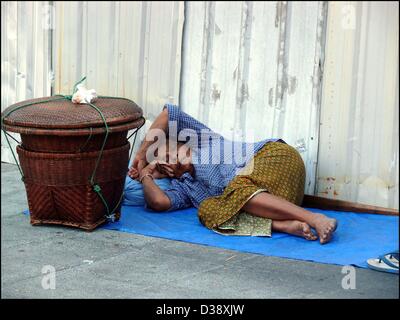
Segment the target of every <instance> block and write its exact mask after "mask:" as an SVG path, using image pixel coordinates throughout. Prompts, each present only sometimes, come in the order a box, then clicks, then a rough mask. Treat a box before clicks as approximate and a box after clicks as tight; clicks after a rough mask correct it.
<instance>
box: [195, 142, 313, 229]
mask: <svg viewBox="0 0 400 320" xmlns="http://www.w3.org/2000/svg"><path fill="white" fill-rule="evenodd" d="M305 176H306V171H305V166H304V162H303V159H302V158H301V156H300V154H299V152H298V151H297V150H296V149H295V148H293V147H292V146H290V145H288V144H286V143H282V142H269V143H267V144H265V146H264V147H263V148H262V149H261V150H260V151H258V152H257V154H256V155H255V156H254V158H253V159H252V160H251V162H250V163H248V164H247V166H246V167H245V168H244V169H243V170H242V171H241V172H240V173H239V174H238V175H236V176H235V177H234V178H233V179H232V181H231V182H230V183H229V184H228V186H227V187H226V188H225V190H224V192H223V194H222V195H220V196H216V197H210V198H207V199H206V200H204V201H203V202H202V203H201V204H200V207H199V210H198V215H199V219H200V221H201V223H202V224H203V225H205V226H206V227H207V228H209V229H212V230H214V231H216V232H218V233H221V234H227V235H228V234H230V235H253V236H271V229H272V220H271V219H268V218H263V217H258V216H253V215H251V214H249V213H246V212H245V211H243V210H241V209H242V207H243V206H244V204H245V203H246V202H247V201H249V200H250V199H251V198H252V197H254V196H255V195H256V194H258V193H259V192H269V193H271V194H273V195H275V196H279V197H282V198H284V199H286V200H288V201H290V202H292V203H294V204H296V205H301V203H302V201H303V197H304V183H305Z"/></svg>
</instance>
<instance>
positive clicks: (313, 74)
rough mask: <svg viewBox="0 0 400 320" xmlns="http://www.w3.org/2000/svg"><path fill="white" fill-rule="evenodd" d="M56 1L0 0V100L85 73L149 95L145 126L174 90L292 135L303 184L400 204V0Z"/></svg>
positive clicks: (220, 127) (218, 117)
mask: <svg viewBox="0 0 400 320" xmlns="http://www.w3.org/2000/svg"><path fill="white" fill-rule="evenodd" d="M50 4H51V3H50ZM52 14H53V11H52V7H51V6H48V3H47V2H2V27H1V28H2V35H3V36H2V43H1V48H2V55H1V63H2V102H1V103H2V104H1V108H2V110H3V109H4V108H5V107H7V106H8V105H9V104H11V103H13V102H15V101H19V100H23V99H27V98H31V97H39V96H44V95H48V94H50V89H51V85H52V93H69V92H70V90H71V88H72V86H73V84H74V83H75V82H76V81H78V80H79V79H80V78H81V76H83V75H86V76H87V84H88V86H89V87H90V88H95V89H96V90H97V91H98V92H99V93H100V94H103V95H117V96H125V97H128V98H131V99H133V100H134V101H136V102H137V103H138V104H139V105H141V106H142V107H143V108H144V110H145V115H146V117H147V118H148V119H149V121H148V122H147V127H148V125H149V124H150V123H151V120H152V119H154V117H155V116H156V114H157V113H158V112H159V110H160V107H161V106H162V105H163V104H164V103H165V102H172V103H178V102H179V103H180V104H181V106H182V108H183V110H184V111H186V112H188V113H189V114H192V115H193V116H196V117H198V118H199V119H200V120H202V121H204V122H205V123H206V124H208V125H209V126H210V127H212V128H213V129H215V130H217V131H219V132H222V133H223V134H225V135H228V136H231V135H233V136H234V137H236V138H242V137H243V138H245V139H246V140H253V139H255V140H258V139H262V138H265V137H282V138H283V139H285V140H286V141H287V142H289V143H290V144H292V145H294V146H296V147H297V149H298V150H299V151H300V152H301V155H302V157H303V159H304V160H305V162H306V166H307V184H306V192H307V193H314V192H315V193H316V194H318V195H322V196H327V197H332V198H340V199H348V200H352V201H359V202H363V203H370V204H376V205H382V206H387V207H394V208H398V136H399V135H398V106H399V104H398V43H397V42H396V40H397V38H398V4H397V3H395V2H390V3H389V2H387V3H367V2H365V3H356V2H354V3H353V2H344V3H336V2H329V4H328V3H327V2H305V3H297V2H252V1H248V2H186V3H185V4H184V3H183V2H122V1H121V2H119V1H116V2H61V1H60V2H54V18H55V19H54V21H53V23H52V24H50V25H49V21H48V20H49V17H51V15H52ZM184 18H185V22H184ZM353 18H354V19H353ZM43 21H44V22H45V23H44V24H43ZM50 22H51V21H50ZM182 30H183V35H182ZM325 37H326V45H325ZM182 41H183V46H182ZM49 45H50V46H51V47H49ZM50 52H52V55H51V54H49V53H50ZM181 63H182V68H181ZM51 67H52V68H51ZM52 69H53V71H54V75H55V77H54V81H53V82H51V81H52V79H53V76H52V73H51V71H52ZM322 76H323V77H322ZM321 79H322V80H323V81H321ZM320 123H321V125H320ZM143 132H144V131H142V134H143ZM141 136H142V135H141ZM3 146H4V144H3V137H2V151H5V152H2V161H10V159H11V158H10V156H9V152H7V149H6V148H4V147H3Z"/></svg>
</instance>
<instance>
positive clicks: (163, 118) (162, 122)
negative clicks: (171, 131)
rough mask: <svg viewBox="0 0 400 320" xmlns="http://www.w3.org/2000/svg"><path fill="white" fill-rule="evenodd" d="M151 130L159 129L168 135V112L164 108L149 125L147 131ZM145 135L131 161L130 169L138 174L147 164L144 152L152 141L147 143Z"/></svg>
mask: <svg viewBox="0 0 400 320" xmlns="http://www.w3.org/2000/svg"><path fill="white" fill-rule="evenodd" d="M153 129H160V130H162V131H164V132H165V133H166V134H167V133H168V110H167V108H165V109H164V110H163V111H162V112H161V113H160V114H159V115H158V116H157V118H156V119H155V120H154V122H153V124H152V125H151V127H150V129H149V131H151V130H153ZM146 137H147V134H146V136H145V138H144V139H143V142H142V144H141V145H140V148H139V150H138V152H137V153H136V156H135V158H134V159H133V164H132V167H133V168H135V169H136V170H137V171H138V172H139V173H140V172H141V171H142V169H143V168H144V167H145V166H146V165H147V164H148V162H147V159H146V151H147V149H148V148H149V146H151V145H152V144H153V143H154V141H151V140H150V141H148V139H146Z"/></svg>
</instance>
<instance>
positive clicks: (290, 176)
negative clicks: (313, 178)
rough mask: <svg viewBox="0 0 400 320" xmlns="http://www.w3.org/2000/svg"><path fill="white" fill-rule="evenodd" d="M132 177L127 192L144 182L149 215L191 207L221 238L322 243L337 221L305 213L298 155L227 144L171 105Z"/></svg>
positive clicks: (277, 142)
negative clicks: (276, 237)
mask: <svg viewBox="0 0 400 320" xmlns="http://www.w3.org/2000/svg"><path fill="white" fill-rule="evenodd" d="M155 137H157V138H155ZM128 176H129V177H127V186H128V187H129V183H133V185H134V186H135V187H134V189H135V188H136V189H135V190H138V188H137V184H138V183H139V182H140V183H141V187H142V188H140V190H143V191H142V192H143V196H144V201H145V205H146V206H147V207H148V208H151V209H153V210H155V211H172V210H178V209H183V208H188V207H192V206H194V207H196V208H198V216H199V220H200V222H201V223H202V224H203V225H204V226H206V227H207V228H209V229H211V230H213V231H215V232H218V233H221V234H226V235H253V236H271V235H272V231H278V232H284V233H288V234H292V235H295V236H299V237H303V238H305V239H307V240H316V239H318V238H319V241H320V243H321V244H324V243H327V242H329V241H330V239H331V237H332V235H333V233H334V232H335V230H336V227H337V221H336V220H335V219H331V218H328V217H326V216H325V215H323V214H318V213H313V212H311V211H308V210H306V209H304V208H302V207H301V206H300V205H301V203H302V201H303V196H304V183H305V167H304V163H303V160H302V158H301V156H300V154H299V153H298V151H297V150H296V149H295V148H293V147H292V146H290V145H288V144H287V143H285V142H284V141H283V140H281V139H267V140H263V141H260V142H257V143H247V142H237V141H231V140H228V139H225V138H224V137H222V136H221V135H219V134H218V133H216V132H214V131H212V130H211V129H209V128H208V127H207V126H205V125H204V124H202V123H201V122H199V121H198V120H196V119H194V118H193V117H191V116H189V115H188V114H186V113H184V112H183V111H181V110H180V109H179V108H178V107H177V106H174V105H166V106H165V107H164V109H163V111H162V112H161V113H160V114H159V116H158V117H157V118H156V119H155V121H154V122H153V124H152V126H151V127H150V130H149V132H148V133H147V134H146V138H145V139H144V141H143V143H142V144H141V146H140V148H139V150H138V152H137V154H136V156H135V158H134V161H133V164H132V167H131V168H130V169H129V172H128ZM132 179H136V181H134V182H132V181H133V180H132ZM126 201H129V192H127V193H126V196H125V202H126ZM133 202H134V201H133Z"/></svg>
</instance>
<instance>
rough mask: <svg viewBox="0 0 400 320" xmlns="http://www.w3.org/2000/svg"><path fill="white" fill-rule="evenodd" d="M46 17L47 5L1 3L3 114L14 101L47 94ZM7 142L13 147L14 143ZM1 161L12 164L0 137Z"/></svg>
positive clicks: (48, 81)
mask: <svg viewBox="0 0 400 320" xmlns="http://www.w3.org/2000/svg"><path fill="white" fill-rule="evenodd" d="M48 17H49V11H48V7H47V3H46V2H39V1H26V2H17V1H2V2H1V110H2V111H3V110H4V109H5V108H7V107H8V106H9V105H11V104H13V103H15V102H17V101H22V100H25V99H30V98H33V97H43V96H47V95H50V81H51V73H50V72H51V67H50V59H49V57H50V54H49V53H50V52H51V48H50V45H51V42H50V28H49V20H48ZM14 136H15V137H16V138H18V137H19V135H17V134H15V135H14ZM10 141H11V143H12V146H13V147H14V148H15V145H16V143H15V142H14V141H13V140H10ZM1 161H5V162H14V160H13V158H12V156H11V153H10V151H9V149H8V147H7V142H6V141H5V139H4V135H3V134H2V135H1Z"/></svg>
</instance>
